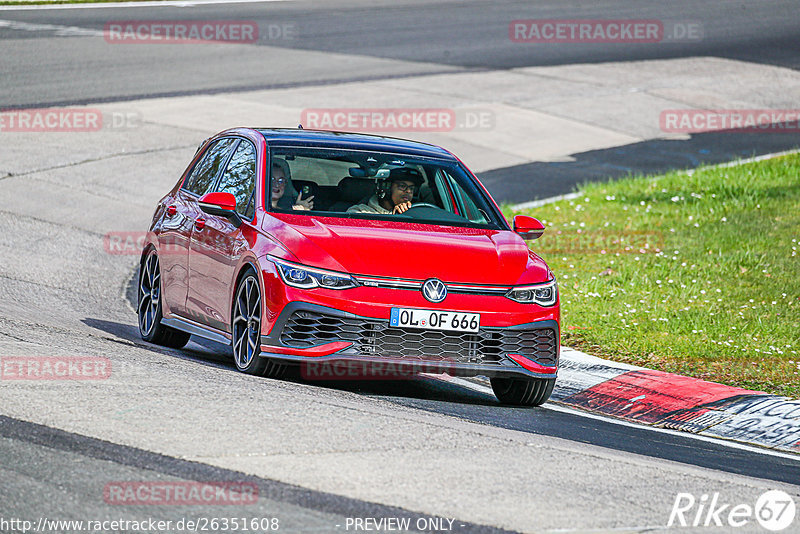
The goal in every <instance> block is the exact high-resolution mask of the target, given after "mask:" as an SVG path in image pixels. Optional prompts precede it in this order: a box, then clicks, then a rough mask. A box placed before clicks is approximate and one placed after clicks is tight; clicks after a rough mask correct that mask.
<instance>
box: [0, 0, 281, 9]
mask: <svg viewBox="0 0 800 534" xmlns="http://www.w3.org/2000/svg"><path fill="white" fill-rule="evenodd" d="M290 1H291V0H188V1H180V0H165V1H164V2H159V1H157V0H154V1H151V2H105V3H100V4H32V5H24V4H15V5H11V6H0V11H36V10H40V9H106V8H117V9H124V8H129V7H195V6H203V5H206V4H208V5H213V4H261V3H267V2H290Z"/></svg>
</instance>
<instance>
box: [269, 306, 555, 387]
mask: <svg viewBox="0 0 800 534" xmlns="http://www.w3.org/2000/svg"><path fill="white" fill-rule="evenodd" d="M261 352H262V354H263V355H264V356H268V357H270V358H273V359H278V360H283V361H287V362H295V363H300V364H301V365H303V366H304V369H303V372H304V375H305V376H309V377H311V376H312V375H315V374H316V375H317V376H320V377H325V376H327V375H330V374H331V369H337V370H338V371H337V373H335V377H341V372H342V370H344V372H346V373H347V374H348V376H350V375H352V374H356V375H358V374H359V373H363V374H364V376H365V377H369V376H371V375H373V377H378V378H380V377H384V376H383V375H384V374H386V375H389V374H391V373H390V370H391V372H394V373H396V374H397V375H398V377H402V376H407V375H411V374H416V373H446V374H449V375H453V376H475V375H484V376H513V375H517V376H528V377H538V378H555V377H556V375H557V369H558V359H559V355H560V343H559V326H558V322H557V321H555V320H542V321H535V322H530V323H525V324H518V325H512V326H505V327H481V329H480V330H479V331H478V332H477V333H463V332H447V331H436V330H422V329H410V328H396V327H390V326H389V320H388V319H376V318H372V317H365V316H360V315H356V314H353V313H350V312H346V311H342V310H338V309H336V308H331V307H326V306H321V305H317V304H311V303H305V302H298V301H293V302H290V303H288V304H287V305H286V306H285V307H284V308H283V310H281V313H280V315H279V316H278V317H277V318H276V320H275V323H274V325H273V327H272V329H271V331H270V334H269V335H262V336H261ZM342 362H345V363H346V365H344V366H342ZM326 365H327V366H329V367H330V368H326V367H325V366H326ZM337 365H338V367H336V366H337ZM333 377H334V376H331V378H333ZM385 377H387V378H390V377H391V376H385Z"/></svg>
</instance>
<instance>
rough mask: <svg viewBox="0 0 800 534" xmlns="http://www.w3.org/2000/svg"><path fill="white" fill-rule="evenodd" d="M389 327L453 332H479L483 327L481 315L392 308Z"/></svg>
mask: <svg viewBox="0 0 800 534" xmlns="http://www.w3.org/2000/svg"><path fill="white" fill-rule="evenodd" d="M389 325H390V326H397V327H400V328H423V329H425V330H452V331H455V332H477V331H478V329H479V328H480V327H481V314H479V313H464V312H454V311H442V310H420V309H417V308H392V312H391V315H390V317H389Z"/></svg>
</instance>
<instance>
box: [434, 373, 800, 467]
mask: <svg viewBox="0 0 800 534" xmlns="http://www.w3.org/2000/svg"><path fill="white" fill-rule="evenodd" d="M431 378H436V377H435V376H431ZM446 382H449V383H451V384H457V385H459V386H464V387H467V388H470V389H472V390H474V391H480V392H481V393H489V394H492V395H494V392H493V391H492V388H490V387H486V386H482V385H480V384H476V383H475V382H471V381H469V380H464V379H463V378H458V377H450V379H449V380H446ZM541 408H544V409H547V410H552V411H554V412H561V413H568V414H571V415H576V416H578V417H586V418H588V419H596V420H598V421H604V422H606V423H612V424H615V425H621V426H627V427H631V428H638V429H640V430H649V431H651V432H659V433H661V434H669V435H671V436H680V437H684V438H689V439H696V440H698V441H705V442H707V443H714V444H716V445H721V446H723V447H729V448H731V449H739V450H743V451H747V452H752V453H756V454H765V455H767V456H776V457H778V458H785V459H787V460H794V461H796V462H800V455H797V454H791V453H785V452H780V451H774V450H771V449H763V448H761V447H754V446H751V445H745V444H743V443H738V442H735V441H728V440H725V439H718V438H712V437H709V436H701V435H698V434H694V433H692V432H683V431H681V430H672V429H669V428H659V427H655V426H650V425H645V424H642V423H633V422H631V421H625V420H623V419H616V418H613V417H607V416H604V415H597V414H593V413H589V412H584V411H582V410H578V409H575V408H568V407H566V406H561V405H558V404H553V403H551V402H546V403H544V404H543V405H542V406H541Z"/></svg>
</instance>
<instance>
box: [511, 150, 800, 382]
mask: <svg viewBox="0 0 800 534" xmlns="http://www.w3.org/2000/svg"><path fill="white" fill-rule="evenodd" d="M504 211H505V214H506V216H507V217H509V219H510V218H511V217H512V216H513V215H515V214H528V215H533V216H535V217H537V218H539V219H540V220H542V222H544V223H545V226H547V231H546V232H545V234H544V236H543V237H541V238H540V239H539V240H537V241H533V242H530V247H531V249H533V250H534V251H536V252H537V253H539V254H540V255H541V256H542V257H543V258H544V259H545V260H546V261H547V262H548V264H549V265H550V267H551V269H552V270H553V272H554V273H555V274H556V277H557V278H558V280H559V290H560V292H561V305H562V343H564V344H565V345H568V346H572V347H575V348H578V349H581V350H583V351H585V352H588V353H590V354H594V355H597V356H600V357H604V358H609V359H612V360H616V361H621V362H626V363H631V364H635V365H641V366H644V367H649V368H651V369H658V370H662V371H667V372H672V373H679V374H683V375H688V376H694V377H697V378H702V379H704V380H710V381H713V382H721V383H724V384H730V385H734V386H740V387H744V388H749V389H755V390H759V391H767V392H770V393H775V394H781V395H788V396H792V397H800V374H798V373H800V155H797V154H794V155H790V156H785V157H780V158H776V159H771V160H767V161H762V162H757V163H748V164H744V165H740V166H736V167H728V168H702V169H697V170H695V171H694V172H693V173H686V172H683V173H681V172H674V173H670V174H666V175H663V176H654V177H631V178H625V179H622V180H617V181H613V182H607V183H600V184H597V183H595V184H588V185H585V186H583V188H582V189H581V195H580V197H579V198H577V199H574V200H571V201H566V200H564V201H560V202H556V203H553V204H548V205H545V206H543V207H540V208H536V209H533V210H526V211H522V212H512V211H511V210H510V208H508V207H506V208H505V210H504Z"/></svg>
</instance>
